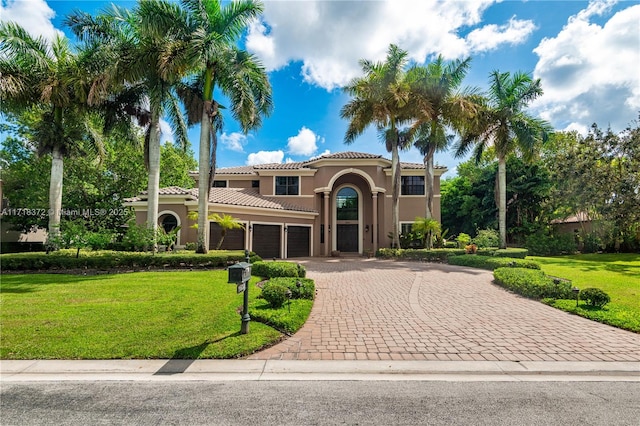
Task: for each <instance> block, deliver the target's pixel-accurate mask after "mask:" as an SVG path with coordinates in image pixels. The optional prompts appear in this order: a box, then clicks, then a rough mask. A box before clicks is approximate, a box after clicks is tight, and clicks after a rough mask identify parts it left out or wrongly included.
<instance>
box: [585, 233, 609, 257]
mask: <svg viewBox="0 0 640 426" xmlns="http://www.w3.org/2000/svg"><path fill="white" fill-rule="evenodd" d="M602 249H604V243H603V242H602V239H601V238H600V236H598V234H596V233H595V232H591V233H589V234H587V235H585V236H584V245H583V247H582V252H583V253H597V252H599V251H601V250H602Z"/></svg>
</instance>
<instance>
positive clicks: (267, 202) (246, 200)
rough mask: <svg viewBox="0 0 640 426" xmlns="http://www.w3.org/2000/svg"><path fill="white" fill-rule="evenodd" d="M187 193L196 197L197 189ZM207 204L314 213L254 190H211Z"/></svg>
mask: <svg viewBox="0 0 640 426" xmlns="http://www.w3.org/2000/svg"><path fill="white" fill-rule="evenodd" d="M189 192H190V194H191V195H193V196H194V197H196V198H197V197H198V188H194V189H191V190H189ZM209 202H210V203H215V204H225V205H230V206H242V207H258V208H266V209H273V210H289V211H297V212H312V213H316V211H315V210H314V209H311V208H308V207H303V206H298V205H296V204H293V203H288V202H286V201H284V200H281V199H279V198H278V197H267V196H264V195H260V194H259V193H258V192H257V191H256V190H255V189H249V188H211V193H210V194H209Z"/></svg>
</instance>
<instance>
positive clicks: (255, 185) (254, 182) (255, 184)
mask: <svg viewBox="0 0 640 426" xmlns="http://www.w3.org/2000/svg"><path fill="white" fill-rule="evenodd" d="M251 187H252V188H260V181H259V180H252V181H251Z"/></svg>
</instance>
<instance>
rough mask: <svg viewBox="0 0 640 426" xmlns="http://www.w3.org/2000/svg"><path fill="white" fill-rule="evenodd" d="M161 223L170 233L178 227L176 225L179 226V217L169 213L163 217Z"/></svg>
mask: <svg viewBox="0 0 640 426" xmlns="http://www.w3.org/2000/svg"><path fill="white" fill-rule="evenodd" d="M161 224H162V228H163V229H164V230H165V232H167V233H169V232H171V231H173V230H174V229H176V227H177V226H178V218H176V217H175V216H174V215H172V214H168V215H166V216H165V217H164V218H163V219H162V222H161Z"/></svg>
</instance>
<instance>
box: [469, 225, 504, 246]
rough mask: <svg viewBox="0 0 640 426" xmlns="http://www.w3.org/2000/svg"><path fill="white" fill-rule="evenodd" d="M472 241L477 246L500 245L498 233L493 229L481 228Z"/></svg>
mask: <svg viewBox="0 0 640 426" xmlns="http://www.w3.org/2000/svg"><path fill="white" fill-rule="evenodd" d="M473 242H474V243H476V245H477V246H478V247H479V248H487V247H498V246H499V245H500V235H499V234H498V231H496V230H495V229H481V230H479V231H478V235H476V237H475V238H474V239H473Z"/></svg>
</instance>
